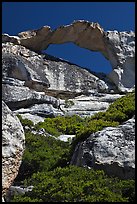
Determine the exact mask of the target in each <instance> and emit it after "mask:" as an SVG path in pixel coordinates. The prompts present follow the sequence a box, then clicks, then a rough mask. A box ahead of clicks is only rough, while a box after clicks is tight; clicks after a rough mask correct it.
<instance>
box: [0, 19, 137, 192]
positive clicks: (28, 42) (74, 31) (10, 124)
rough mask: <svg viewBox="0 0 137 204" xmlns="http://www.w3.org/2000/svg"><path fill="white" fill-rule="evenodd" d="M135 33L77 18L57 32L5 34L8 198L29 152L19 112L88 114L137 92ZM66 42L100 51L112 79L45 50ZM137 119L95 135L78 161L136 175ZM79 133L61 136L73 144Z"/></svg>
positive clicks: (37, 116) (31, 115) (34, 116)
mask: <svg viewBox="0 0 137 204" xmlns="http://www.w3.org/2000/svg"><path fill="white" fill-rule="evenodd" d="M134 38H135V34H134V32H132V31H130V32H117V31H108V32H106V31H104V30H103V28H101V26H100V25H99V24H98V23H90V22H88V21H76V22H74V23H72V24H70V25H66V26H62V27H59V28H57V29H56V30H53V31H52V30H51V29H50V27H49V26H44V27H42V28H40V29H39V30H33V31H26V32H22V33H19V34H18V36H9V35H8V34H3V36H2V42H3V43H2V99H3V101H4V102H3V104H2V140H3V143H2V145H3V146H2V153H3V158H2V162H3V164H2V182H3V196H5V194H6V192H7V189H8V188H9V187H10V186H11V184H12V182H13V180H14V178H15V177H16V175H17V174H18V169H19V166H20V163H21V159H22V154H23V151H24V144H25V136H24V130H23V127H22V125H21V123H20V122H19V119H18V118H17V117H16V114H20V115H21V116H22V118H28V119H30V120H32V121H33V122H34V124H36V123H38V122H39V121H43V120H44V118H45V117H56V116H58V115H62V116H66V115H74V114H77V115H80V116H82V117H85V116H92V115H94V114H95V113H97V112H100V111H106V110H107V109H108V107H109V105H110V104H111V103H112V102H114V101H115V100H116V99H117V98H120V97H122V96H123V95H125V92H127V91H128V92H130V91H131V90H133V89H134V85H135V62H134V58H135V39H134ZM65 42H73V43H75V44H76V45H78V46H80V47H83V48H86V49H89V50H91V51H99V52H101V53H102V54H103V55H104V57H105V58H106V59H108V60H110V63H111V65H112V72H111V73H109V74H108V76H107V75H105V74H103V73H95V72H92V71H88V70H87V69H83V68H82V67H79V66H77V65H76V64H72V63H70V62H68V61H65V60H63V59H60V58H56V57H54V56H51V55H48V54H43V53H42V51H43V50H45V49H47V48H48V46H49V45H50V44H62V43H65ZM134 122H135V119H134V118H132V119H131V120H129V121H127V122H126V123H124V124H123V125H120V126H118V127H116V128H111V127H109V128H105V129H104V130H102V131H100V132H97V133H94V134H92V135H91V136H90V137H89V138H88V139H87V140H85V141H84V142H82V143H79V145H78V146H77V149H76V150H75V153H74V155H73V158H72V164H76V165H80V166H86V167H89V168H92V167H93V168H97V169H98V168H99V169H100V168H102V169H104V170H105V171H106V172H108V174H114V175H116V176H120V177H121V178H134V137H135V133H134ZM38 134H43V131H41V132H39V133H38ZM74 136H75V135H71V136H70V135H61V136H60V137H59V138H58V139H60V140H63V141H68V138H69V140H71V139H72V137H74ZM53 137H54V136H53Z"/></svg>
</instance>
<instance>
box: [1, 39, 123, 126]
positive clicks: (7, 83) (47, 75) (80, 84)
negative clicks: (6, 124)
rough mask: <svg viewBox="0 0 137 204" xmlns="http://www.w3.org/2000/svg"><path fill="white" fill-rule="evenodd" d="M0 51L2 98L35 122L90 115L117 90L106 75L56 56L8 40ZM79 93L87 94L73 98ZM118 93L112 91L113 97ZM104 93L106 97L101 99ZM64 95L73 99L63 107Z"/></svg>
mask: <svg viewBox="0 0 137 204" xmlns="http://www.w3.org/2000/svg"><path fill="white" fill-rule="evenodd" d="M2 51H3V53H2V62H3V67H2V98H3V100H4V101H5V103H6V104H7V105H8V107H9V108H10V109H11V110H12V111H14V112H15V113H19V114H21V115H22V116H24V117H26V118H28V119H34V120H33V122H34V123H35V122H36V121H43V117H47V116H48V117H54V116H57V115H68V114H69V115H73V114H78V115H81V116H90V115H93V114H95V113H96V112H98V111H105V110H106V109H107V108H108V106H109V105H110V101H109V97H111V98H112V96H111V94H110V93H111V92H114V93H115V92H117V89H116V87H115V85H114V84H113V83H111V82H110V81H109V79H107V78H105V75H104V76H103V75H95V74H92V73H90V72H89V71H87V70H85V69H82V68H80V67H78V66H76V65H74V64H71V63H69V62H66V61H63V60H61V59H59V58H55V57H53V56H49V55H47V54H45V55H44V54H41V55H40V54H38V53H36V52H33V51H30V50H29V49H27V48H25V47H23V46H21V45H14V44H13V43H9V42H7V43H3V47H2ZM99 92H101V93H100V94H99ZM105 92H106V93H105ZM97 93H98V96H96V95H97ZM107 93H108V94H107ZM81 94H85V95H88V96H89V95H90V98H88V97H85V98H81V99H79V98H76V99H75V97H76V96H79V95H81ZM121 96H122V95H119V94H116V95H115V94H113V98H114V100H115V99H116V98H118V97H121ZM60 97H61V98H62V97H63V99H64V100H60V99H59V98H60ZM103 97H106V98H107V100H108V101H106V99H105V101H102V100H103ZM66 98H73V99H74V100H73V102H74V104H73V106H71V107H66V102H65V99H66ZM114 100H112V101H114ZM112 101H111V102H112ZM95 106H96V107H95ZM40 117H41V118H40Z"/></svg>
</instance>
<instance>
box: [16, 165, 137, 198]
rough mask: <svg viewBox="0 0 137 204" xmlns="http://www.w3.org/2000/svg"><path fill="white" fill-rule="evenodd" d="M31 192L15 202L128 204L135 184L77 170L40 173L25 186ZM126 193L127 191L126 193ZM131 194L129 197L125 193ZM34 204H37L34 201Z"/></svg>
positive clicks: (63, 169)
mask: <svg viewBox="0 0 137 204" xmlns="http://www.w3.org/2000/svg"><path fill="white" fill-rule="evenodd" d="M32 183H33V185H34V188H33V190H32V191H31V192H27V193H26V194H25V195H22V196H21V195H20V196H14V199H13V201H14V202H33V201H34V200H35V199H36V201H37V202H129V201H134V199H135V198H134V193H135V189H134V184H135V183H134V181H133V180H128V181H122V180H119V179H118V178H109V177H108V176H106V175H105V173H104V172H103V171H102V170H98V171H94V170H92V169H86V168H82V167H76V166H71V165H70V166H68V167H64V168H61V167H58V168H56V169H54V170H53V171H50V172H46V173H45V172H38V173H35V174H33V176H32V178H31V179H29V180H26V181H25V182H24V184H25V185H32ZM125 190H126V191H125ZM126 192H128V193H126ZM34 202H35V201H34Z"/></svg>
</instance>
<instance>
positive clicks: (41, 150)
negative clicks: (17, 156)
mask: <svg viewBox="0 0 137 204" xmlns="http://www.w3.org/2000/svg"><path fill="white" fill-rule="evenodd" d="M25 139H26V145H25V146H26V148H25V152H24V154H23V158H22V164H21V166H20V171H19V174H18V176H17V178H16V179H15V181H19V180H23V179H24V178H26V177H29V176H31V175H32V174H33V173H34V172H38V171H45V172H46V171H49V170H51V169H53V168H54V167H55V166H57V164H58V163H59V164H60V166H63V165H66V163H67V160H68V156H69V149H70V145H69V143H65V142H63V141H60V140H55V139H54V138H52V137H49V136H47V137H45V136H43V135H34V134H32V133H31V132H26V134H25ZM60 161H61V162H60Z"/></svg>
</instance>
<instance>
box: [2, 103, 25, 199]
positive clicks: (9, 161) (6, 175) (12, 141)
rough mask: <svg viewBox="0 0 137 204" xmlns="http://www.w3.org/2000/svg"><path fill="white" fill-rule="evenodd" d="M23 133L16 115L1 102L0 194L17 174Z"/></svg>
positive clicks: (3, 194) (23, 145) (3, 192)
mask: <svg viewBox="0 0 137 204" xmlns="http://www.w3.org/2000/svg"><path fill="white" fill-rule="evenodd" d="M24 149H25V135H24V130H23V127H22V125H21V123H20V121H19V119H18V118H17V116H16V115H15V114H14V113H13V112H12V111H11V110H10V109H9V108H8V107H7V105H6V104H5V103H4V102H2V196H5V195H6V192H7V190H8V188H9V187H10V185H11V184H12V182H13V180H14V179H15V177H16V176H17V174H18V170H19V167H20V164H21V160H22V155H23V152H24Z"/></svg>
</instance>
